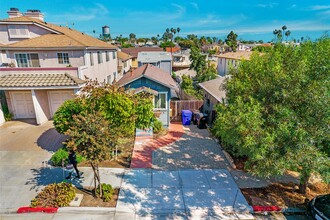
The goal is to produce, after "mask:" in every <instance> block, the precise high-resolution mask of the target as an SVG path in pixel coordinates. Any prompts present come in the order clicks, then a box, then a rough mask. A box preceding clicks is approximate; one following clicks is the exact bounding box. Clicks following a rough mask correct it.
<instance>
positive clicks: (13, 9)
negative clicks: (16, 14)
mask: <svg viewBox="0 0 330 220" xmlns="http://www.w3.org/2000/svg"><path fill="white" fill-rule="evenodd" d="M9 11H19V10H18V8H10V10H9Z"/></svg>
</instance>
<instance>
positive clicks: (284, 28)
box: [282, 25, 288, 36]
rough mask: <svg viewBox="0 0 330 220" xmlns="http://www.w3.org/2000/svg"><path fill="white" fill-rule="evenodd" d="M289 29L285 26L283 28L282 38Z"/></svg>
mask: <svg viewBox="0 0 330 220" xmlns="http://www.w3.org/2000/svg"><path fill="white" fill-rule="evenodd" d="M286 29H288V28H287V27H286V26H285V25H283V26H282V36H284V35H285V30H286Z"/></svg>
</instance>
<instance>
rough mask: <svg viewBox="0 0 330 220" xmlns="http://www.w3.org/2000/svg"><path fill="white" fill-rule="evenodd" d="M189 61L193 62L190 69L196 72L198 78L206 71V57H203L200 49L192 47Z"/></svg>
mask: <svg viewBox="0 0 330 220" xmlns="http://www.w3.org/2000/svg"><path fill="white" fill-rule="evenodd" d="M189 59H190V60H191V64H190V69H193V70H195V71H196V73H197V76H198V75H201V74H202V72H203V71H204V70H205V69H206V65H207V63H206V55H202V54H201V52H200V50H199V48H197V47H192V48H191V51H190V56H189Z"/></svg>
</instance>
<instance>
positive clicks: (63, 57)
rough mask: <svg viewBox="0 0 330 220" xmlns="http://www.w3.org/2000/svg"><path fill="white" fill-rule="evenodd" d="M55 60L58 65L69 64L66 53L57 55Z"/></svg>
mask: <svg viewBox="0 0 330 220" xmlns="http://www.w3.org/2000/svg"><path fill="white" fill-rule="evenodd" d="M57 59H58V63H59V64H70V62H69V54H68V53H57Z"/></svg>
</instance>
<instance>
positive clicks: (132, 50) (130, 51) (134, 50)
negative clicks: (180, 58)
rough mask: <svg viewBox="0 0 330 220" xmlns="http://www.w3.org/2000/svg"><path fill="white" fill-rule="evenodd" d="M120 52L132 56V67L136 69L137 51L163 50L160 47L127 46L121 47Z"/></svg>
mask: <svg viewBox="0 0 330 220" xmlns="http://www.w3.org/2000/svg"><path fill="white" fill-rule="evenodd" d="M121 51H122V52H124V53H127V54H128V55H130V56H131V57H132V68H133V69H136V68H138V67H139V65H138V61H137V57H138V54H139V52H150V51H159V52H160V51H163V48H161V47H129V48H122V49H121Z"/></svg>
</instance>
